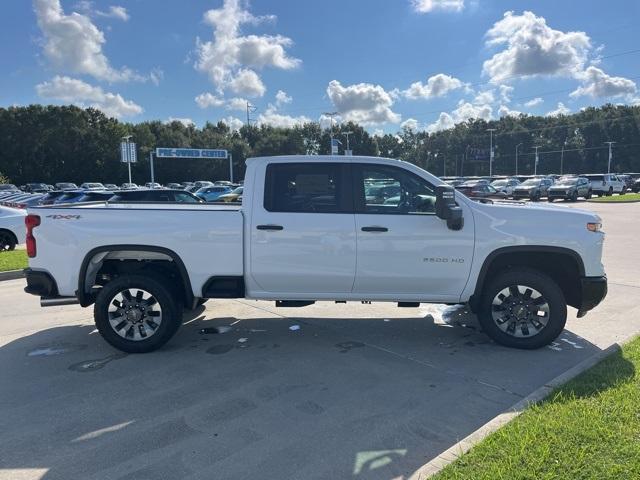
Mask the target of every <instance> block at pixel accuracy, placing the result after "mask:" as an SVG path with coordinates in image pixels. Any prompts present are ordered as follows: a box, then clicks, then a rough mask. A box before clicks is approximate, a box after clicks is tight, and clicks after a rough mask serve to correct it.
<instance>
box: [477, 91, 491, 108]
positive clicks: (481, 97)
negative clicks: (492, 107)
mask: <svg viewBox="0 0 640 480" xmlns="http://www.w3.org/2000/svg"><path fill="white" fill-rule="evenodd" d="M495 100H496V97H495V92H494V91H493V90H484V91H482V92H480V93H478V94H477V95H476V97H475V98H474V99H473V103H474V104H475V105H484V104H487V103H493V102H495Z"/></svg>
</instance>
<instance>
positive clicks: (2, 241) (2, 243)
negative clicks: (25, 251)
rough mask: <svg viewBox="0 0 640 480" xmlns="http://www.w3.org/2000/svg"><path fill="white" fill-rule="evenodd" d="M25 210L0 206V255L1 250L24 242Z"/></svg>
mask: <svg viewBox="0 0 640 480" xmlns="http://www.w3.org/2000/svg"><path fill="white" fill-rule="evenodd" d="M26 216H27V211H26V210H24V209H23V210H19V209H16V208H9V207H0V257H1V256H2V252H6V251H9V250H13V249H15V248H16V245H18V244H20V243H24V237H25V232H26V229H25V226H24V219H25V217H26Z"/></svg>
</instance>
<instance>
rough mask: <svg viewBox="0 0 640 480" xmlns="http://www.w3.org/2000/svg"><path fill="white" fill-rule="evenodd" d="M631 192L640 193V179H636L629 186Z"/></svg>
mask: <svg viewBox="0 0 640 480" xmlns="http://www.w3.org/2000/svg"><path fill="white" fill-rule="evenodd" d="M631 191H632V192H633V193H640V178H636V179H635V181H634V182H633V185H632V186H631Z"/></svg>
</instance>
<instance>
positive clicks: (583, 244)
mask: <svg viewBox="0 0 640 480" xmlns="http://www.w3.org/2000/svg"><path fill="white" fill-rule="evenodd" d="M375 176H379V177H382V176H384V177H386V178H392V179H394V181H395V182H397V183H399V184H400V190H401V192H400V197H401V198H402V199H403V201H401V202H399V203H398V204H396V205H384V204H382V205H380V204H368V203H367V202H366V200H365V182H364V179H365V178H370V177H375ZM246 178H247V182H248V186H247V200H245V202H244V204H243V206H242V207H238V208H220V207H216V206H210V205H183V206H182V208H175V206H163V205H149V204H145V205H141V206H140V207H137V206H134V205H132V206H130V207H129V208H127V209H121V208H117V205H113V204H110V203H105V204H103V205H96V206H95V207H93V208H78V207H77V206H74V205H68V206H65V207H62V206H53V207H31V208H29V209H28V210H27V211H28V213H29V215H28V216H27V218H26V220H25V223H26V225H27V254H28V256H29V268H28V269H27V270H26V272H25V276H26V282H27V286H26V288H25V291H26V292H27V293H31V294H34V295H37V296H39V297H41V299H42V300H41V302H42V303H43V305H48V306H51V305H60V304H70V303H74V302H77V303H79V304H80V305H82V306H84V307H87V306H90V305H94V307H93V312H94V319H95V323H96V326H97V329H98V331H99V333H100V334H101V335H102V337H103V338H104V339H105V340H106V341H107V342H108V343H110V344H111V345H112V346H113V347H115V348H117V349H120V350H122V351H125V352H131V353H133V352H136V353H143V352H150V351H153V350H157V349H158V348H160V347H161V346H162V345H164V344H166V343H167V342H168V341H169V340H170V339H171V338H172V337H173V335H174V334H175V333H176V331H177V330H178V328H179V327H180V325H181V324H182V323H183V310H184V309H193V308H194V307H195V306H196V305H198V304H199V303H201V301H202V300H205V299H208V298H247V299H255V300H272V301H273V300H275V301H276V305H277V306H279V307H293V306H296V307H302V306H306V305H310V304H313V303H314V301H317V300H337V301H363V300H367V301H389V302H398V304H399V306H402V307H418V306H419V305H420V302H425V303H446V304H451V303H468V304H469V308H470V309H471V310H472V311H474V312H476V314H477V316H478V319H479V322H480V324H481V326H482V329H483V331H484V332H485V333H486V334H487V335H489V336H490V337H491V338H492V339H493V340H494V341H495V342H497V343H499V344H502V345H506V346H509V347H515V348H524V349H532V348H540V347H542V346H545V345H548V344H549V343H551V342H553V341H554V340H555V339H556V338H557V337H558V335H559V334H560V333H561V332H562V331H563V329H564V326H565V322H566V319H567V305H570V306H573V307H575V308H576V309H577V310H578V313H577V316H578V317H582V316H584V315H585V314H586V313H587V312H588V311H589V310H591V309H593V308H594V307H595V306H596V305H598V303H599V302H600V301H601V300H602V299H603V298H604V297H605V295H606V292H607V277H606V274H605V271H604V267H603V265H602V259H601V256H602V244H603V239H604V234H603V232H602V231H601V226H602V225H601V219H600V217H599V216H597V215H596V214H594V213H592V212H588V211H581V210H575V209H570V208H554V209H548V208H538V207H536V206H529V205H512V204H505V203H495V204H483V203H479V202H475V201H471V200H470V199H468V198H466V197H465V196H464V195H457V194H456V193H455V190H454V189H453V188H451V187H450V186H448V185H446V184H444V183H443V182H442V181H440V180H439V179H438V178H436V177H435V176H433V175H431V174H430V173H428V172H426V171H424V170H422V169H420V168H419V167H417V166H415V165H412V164H410V163H407V162H399V161H397V160H393V159H385V158H377V157H376V158H374V157H357V156H353V157H340V156H306V155H294V156H287V157H284V156H283V157H268V158H259V159H249V160H247V177H246ZM425 198H428V199H429V200H430V201H425ZM69 218H72V220H69ZM114 225H117V228H112V227H113V226H114ZM69 245H73V248H72V249H71V248H69Z"/></svg>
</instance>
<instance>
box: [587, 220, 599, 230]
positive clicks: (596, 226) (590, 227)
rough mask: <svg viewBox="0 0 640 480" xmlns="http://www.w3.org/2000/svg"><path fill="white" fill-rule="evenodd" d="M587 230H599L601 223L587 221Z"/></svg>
mask: <svg viewBox="0 0 640 480" xmlns="http://www.w3.org/2000/svg"><path fill="white" fill-rule="evenodd" d="M587 230H589V231H590V232H599V231H601V230H602V224H601V223H597V222H589V223H587Z"/></svg>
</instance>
